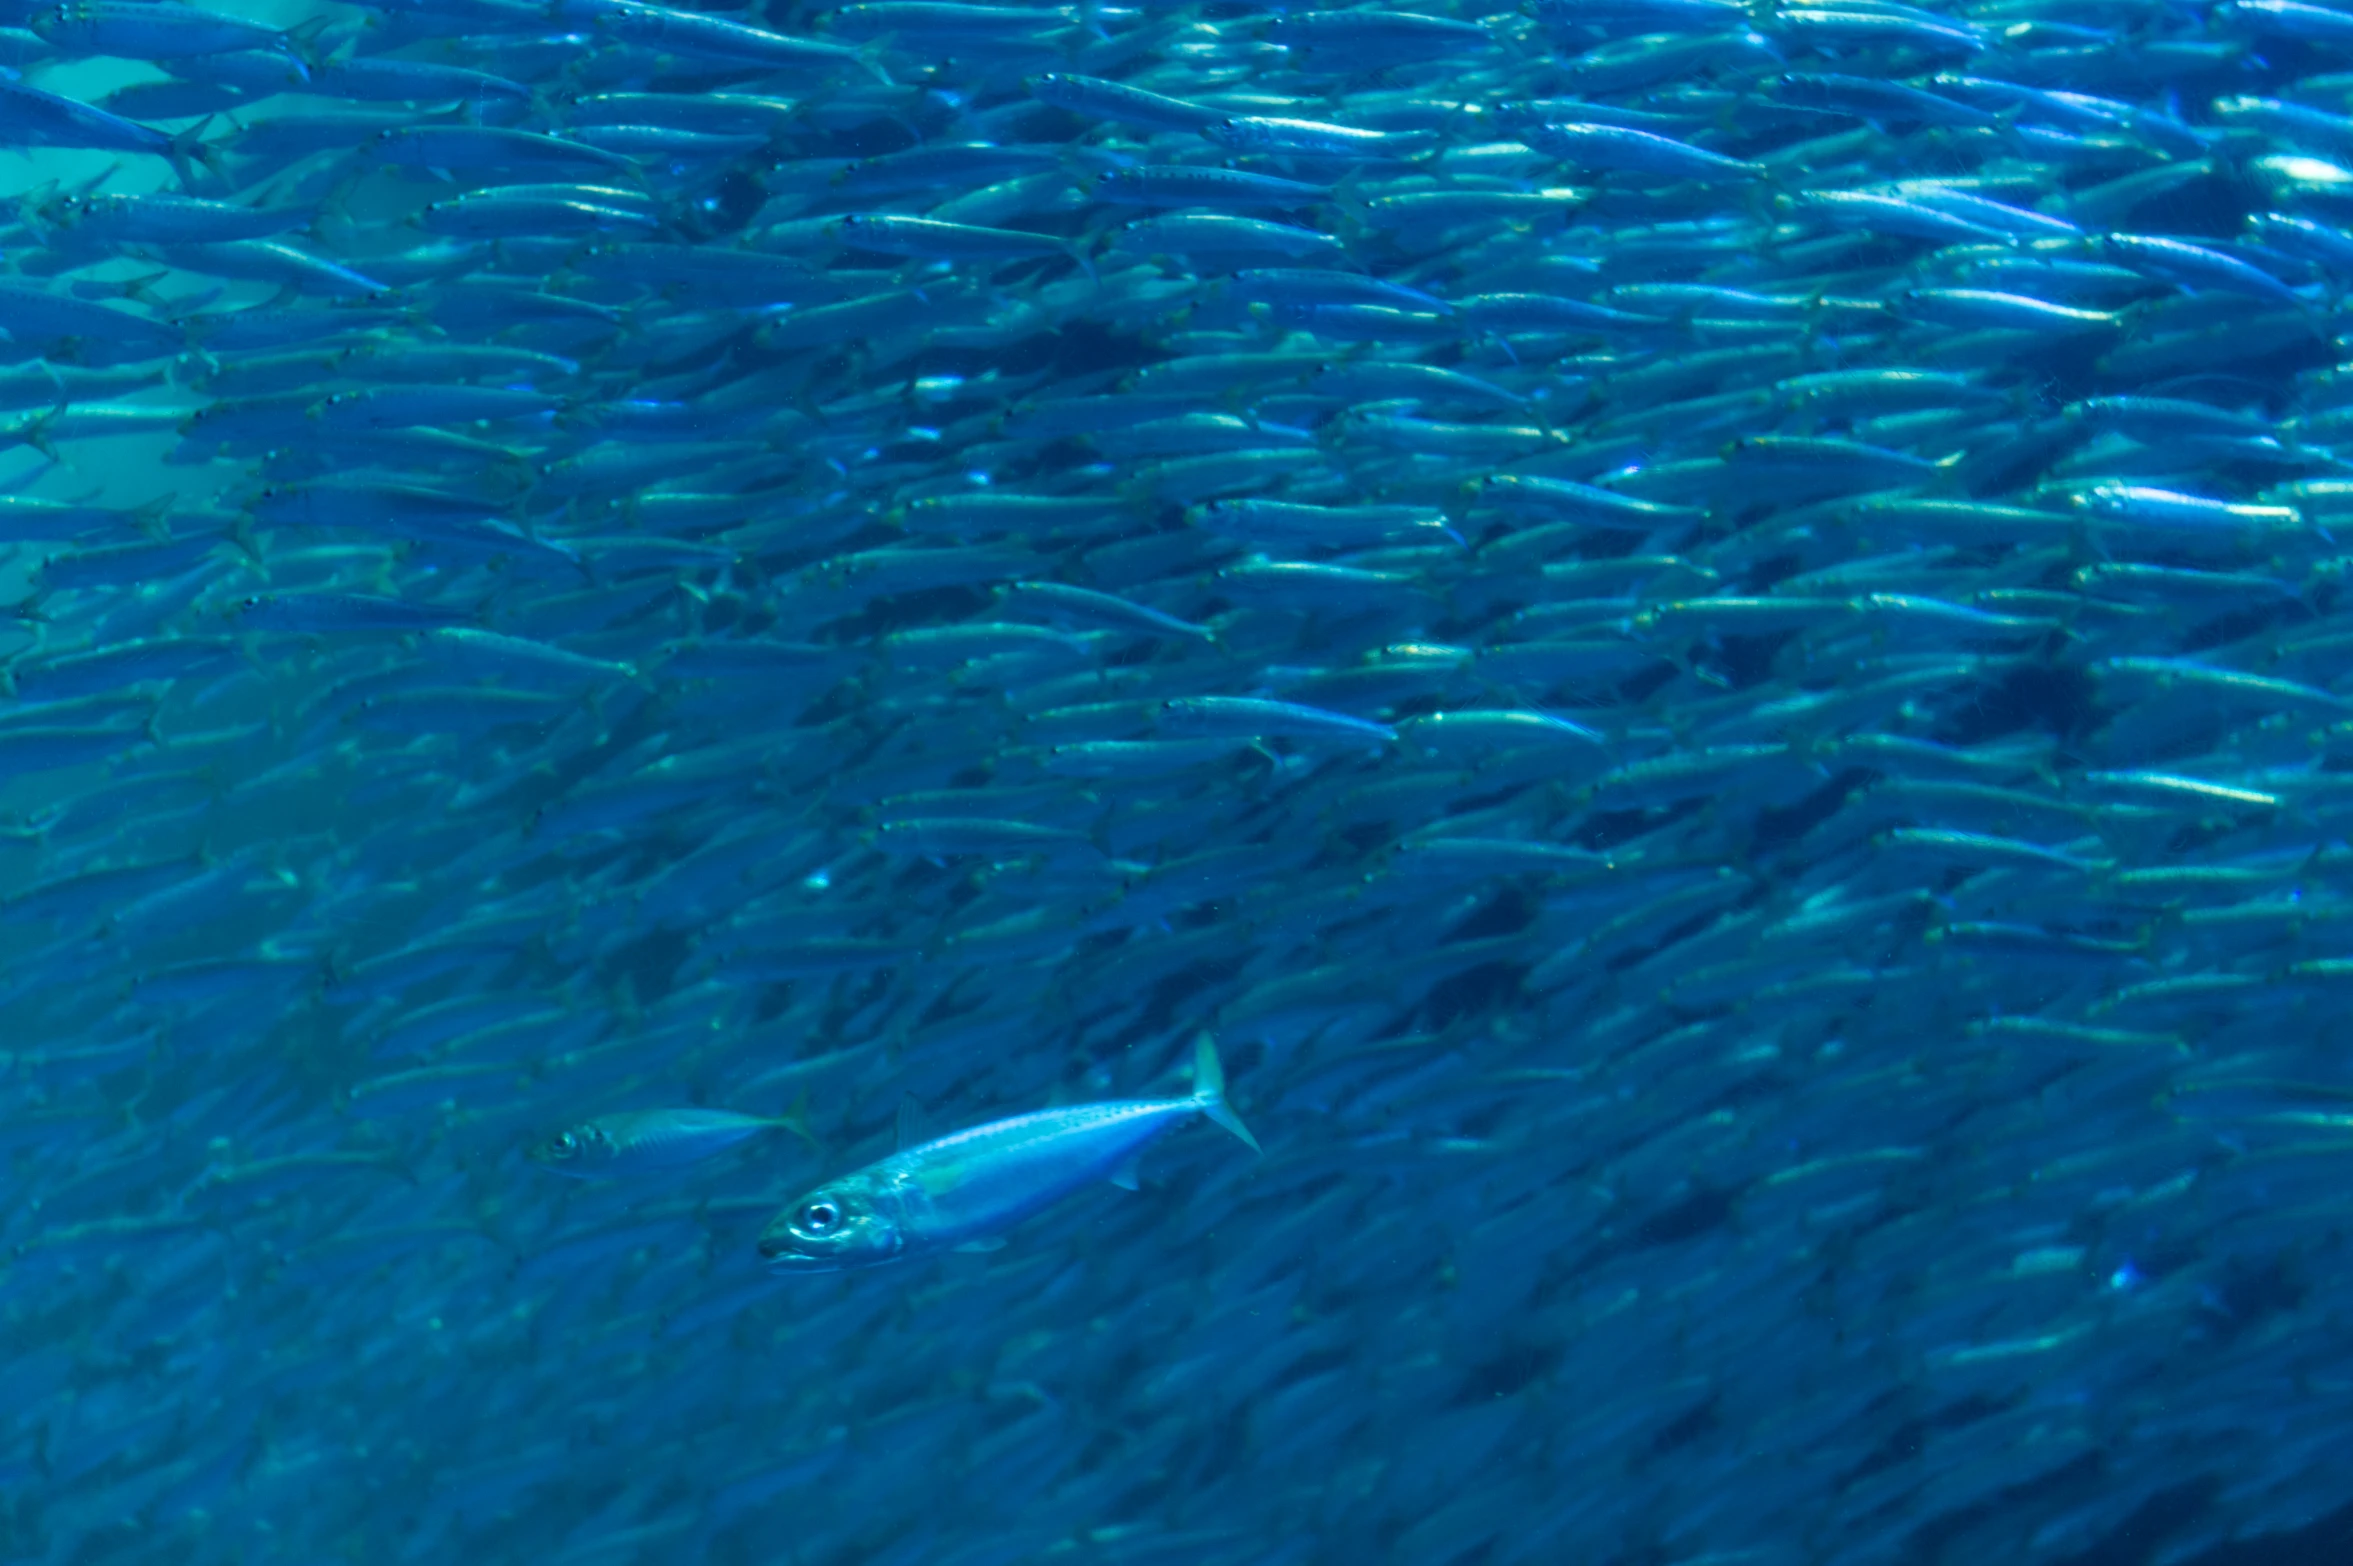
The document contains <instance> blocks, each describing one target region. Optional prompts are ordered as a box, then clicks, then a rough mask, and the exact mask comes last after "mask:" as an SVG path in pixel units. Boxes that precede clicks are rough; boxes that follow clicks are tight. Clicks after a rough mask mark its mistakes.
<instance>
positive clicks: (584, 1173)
mask: <svg viewBox="0 0 2353 1566" xmlns="http://www.w3.org/2000/svg"><path fill="white" fill-rule="evenodd" d="M777 1130H783V1131H790V1132H792V1133H793V1134H794V1135H796V1136H799V1137H803V1138H806V1137H807V1136H808V1135H809V1130H808V1126H807V1124H806V1123H805V1121H804V1120H803V1118H802V1116H801V1115H800V1114H799V1113H797V1112H796V1113H793V1114H787V1115H773V1116H771V1115H741V1114H737V1113H736V1112H734V1111H733V1110H728V1109H631V1110H623V1111H621V1112H620V1113H618V1114H611V1115H599V1116H598V1117H597V1118H596V1119H594V1120H584V1121H582V1122H581V1123H580V1124H578V1125H576V1126H568V1127H566V1128H565V1129H564V1130H561V1131H558V1132H557V1133H555V1135H553V1136H551V1137H549V1138H547V1139H546V1140H545V1141H543V1142H540V1143H539V1144H537V1145H536V1146H534V1147H533V1148H532V1149H531V1161H532V1162H533V1163H535V1164H538V1165H539V1166H540V1167H541V1168H543V1169H552V1170H554V1171H555V1172H556V1173H557V1174H565V1175H577V1176H581V1177H583V1178H590V1177H595V1176H600V1175H632V1174H643V1173H648V1172H651V1171H654V1170H661V1169H683V1168H685V1167H686V1166H687V1165H689V1164H699V1163H701V1162H702V1161H703V1160H704V1159H706V1158H712V1157H716V1156H717V1155H718V1154H720V1153H724V1152H726V1151H727V1150H728V1149H729V1148H731V1147H734V1146H736V1145H737V1144H738V1143H742V1142H747V1141H749V1140H751V1139H752V1138H753V1137H756V1136H759V1135H761V1134H762V1133H764V1132H768V1131H777Z"/></svg>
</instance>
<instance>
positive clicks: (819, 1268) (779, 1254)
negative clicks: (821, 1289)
mask: <svg viewBox="0 0 2353 1566" xmlns="http://www.w3.org/2000/svg"><path fill="white" fill-rule="evenodd" d="M760 1255H761V1256H762V1257H763V1258H764V1259H765V1260H766V1261H767V1263H768V1270H769V1271H770V1272H838V1271H839V1270H840V1269H839V1268H837V1267H835V1266H834V1264H833V1263H832V1262H829V1261H827V1260H826V1259H825V1258H824V1257H822V1256H804V1255H802V1254H801V1253H800V1252H799V1251H776V1252H769V1251H765V1250H764V1251H762V1252H761V1253H760Z"/></svg>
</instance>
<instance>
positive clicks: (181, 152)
mask: <svg viewBox="0 0 2353 1566" xmlns="http://www.w3.org/2000/svg"><path fill="white" fill-rule="evenodd" d="M212 122H213V116H211V115H209V114H208V115H206V116H205V117H204V118H203V119H201V120H198V121H197V122H196V123H195V124H193V125H191V126H189V127H188V128H187V129H186V130H184V131H182V132H180V133H179V134H178V135H177V136H174V137H173V138H172V140H171V146H170V147H169V148H168V149H166V151H165V153H164V156H165V157H166V158H168V159H169V160H170V161H171V165H172V168H173V170H174V171H175V172H176V173H178V175H179V176H180V184H181V186H182V187H183V188H185V189H188V190H194V189H195V188H196V174H195V169H194V168H193V167H191V165H202V167H203V169H204V171H205V172H206V173H207V174H210V175H211V176H212V177H213V178H214V179H216V180H219V181H221V182H222V183H223V184H224V185H225V184H227V183H228V178H229V175H228V170H227V169H225V168H223V167H222V166H221V154H220V149H219V148H217V147H214V146H212V145H210V144H208V143H207V142H206V141H205V139H204V133H205V131H206V130H207V129H208V128H209V127H210V126H211V124H212Z"/></svg>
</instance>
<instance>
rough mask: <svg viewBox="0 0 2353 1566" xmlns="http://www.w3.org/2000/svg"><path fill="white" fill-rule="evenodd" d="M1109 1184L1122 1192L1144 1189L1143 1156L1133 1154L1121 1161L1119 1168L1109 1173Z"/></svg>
mask: <svg viewBox="0 0 2353 1566" xmlns="http://www.w3.org/2000/svg"><path fill="white" fill-rule="evenodd" d="M1111 1183H1112V1184H1113V1185H1116V1186H1118V1187H1119V1188H1120V1189H1121V1190H1123V1191H1140V1190H1142V1189H1143V1188H1144V1155H1143V1154H1142V1153H1134V1154H1131V1155H1129V1156H1128V1157H1127V1158H1125V1159H1123V1160H1121V1162H1120V1165H1119V1167H1118V1168H1117V1169H1114V1170H1112V1171H1111Z"/></svg>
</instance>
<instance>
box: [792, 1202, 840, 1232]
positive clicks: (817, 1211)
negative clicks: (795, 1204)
mask: <svg viewBox="0 0 2353 1566" xmlns="http://www.w3.org/2000/svg"><path fill="white" fill-rule="evenodd" d="M841 1221H842V1210H841V1209H840V1208H839V1207H836V1206H835V1205H834V1204H833V1203H831V1202H811V1203H810V1204H809V1205H808V1206H806V1207H804V1208H802V1209H801V1227H802V1228H803V1229H806V1230H807V1231H808V1232H809V1233H811V1234H830V1233H832V1232H833V1229H834V1226H835V1225H836V1224H839V1223H840V1222H841Z"/></svg>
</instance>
